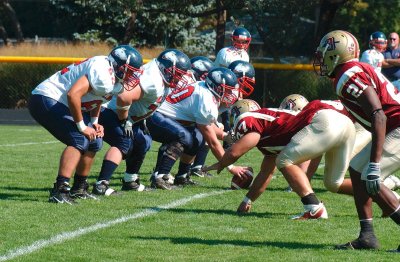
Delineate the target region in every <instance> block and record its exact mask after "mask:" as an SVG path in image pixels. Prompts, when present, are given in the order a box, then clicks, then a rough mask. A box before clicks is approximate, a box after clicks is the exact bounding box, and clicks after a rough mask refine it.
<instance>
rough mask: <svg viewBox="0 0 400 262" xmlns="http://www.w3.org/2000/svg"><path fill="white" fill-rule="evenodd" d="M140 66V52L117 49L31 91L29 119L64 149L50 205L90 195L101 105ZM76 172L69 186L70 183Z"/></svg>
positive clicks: (127, 83)
mask: <svg viewBox="0 0 400 262" xmlns="http://www.w3.org/2000/svg"><path fill="white" fill-rule="evenodd" d="M141 66H142V56H141V55H140V53H139V52H138V51H137V50H136V49H134V48H132V47H130V46H121V47H117V48H116V49H113V50H112V51H111V53H110V54H109V56H95V57H92V58H89V59H86V60H84V61H81V62H78V63H75V64H72V65H69V66H68V67H66V68H64V69H62V70H60V71H58V72H57V73H55V74H54V75H52V76H51V77H49V78H48V79H46V80H44V81H43V82H42V83H40V84H39V85H38V86H37V87H36V88H35V89H34V90H33V91H32V97H31V99H30V102H29V111H30V113H31V115H32V117H33V118H34V119H35V120H36V121H37V122H38V123H39V124H41V125H42V126H43V127H44V128H46V129H47V130H48V131H49V132H50V133H51V134H52V135H53V136H54V137H56V138H57V139H58V140H60V141H61V142H62V143H64V144H65V145H66V146H67V147H66V148H65V149H64V151H63V153H62V155H61V159H60V163H59V170H58V176H57V178H56V182H55V183H54V187H53V189H52V190H51V192H50V197H49V201H50V202H54V203H68V204H73V203H74V202H75V201H74V199H73V198H75V197H79V198H90V197H92V195H90V194H89V193H88V191H87V189H88V186H89V185H88V183H87V176H88V174H89V171H90V167H91V164H92V162H93V158H94V156H95V154H96V152H97V151H99V150H100V149H101V147H102V137H103V135H104V129H103V126H102V125H100V124H99V123H98V117H99V113H100V108H101V104H103V103H105V102H107V101H108V100H110V99H111V97H112V96H113V95H116V94H120V93H122V92H123V91H124V89H127V90H129V89H131V88H132V86H133V85H135V83H136V82H137V81H138V79H139V74H140V67H141ZM74 171H76V173H75V176H74V185H73V187H72V188H71V187H70V185H69V181H70V178H71V177H72V174H73V173H74ZM92 198H93V197H92Z"/></svg>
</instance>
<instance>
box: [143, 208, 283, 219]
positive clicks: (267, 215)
mask: <svg viewBox="0 0 400 262" xmlns="http://www.w3.org/2000/svg"><path fill="white" fill-rule="evenodd" d="M148 209H151V210H154V211H157V212H160V211H165V212H173V213H177V214H184V213H195V214H216V215H231V216H238V217H257V218H274V217H280V216H282V215H283V216H287V215H288V214H284V213H270V212H262V213H261V212H250V213H247V214H243V215H242V214H240V215H239V214H238V213H237V212H236V211H235V210H228V209H215V210H213V209H185V208H167V209H164V208H161V207H153V208H148Z"/></svg>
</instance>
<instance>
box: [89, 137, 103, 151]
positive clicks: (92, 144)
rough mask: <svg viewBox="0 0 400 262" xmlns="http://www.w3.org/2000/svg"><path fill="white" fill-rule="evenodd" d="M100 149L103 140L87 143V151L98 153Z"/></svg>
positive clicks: (97, 139)
mask: <svg viewBox="0 0 400 262" xmlns="http://www.w3.org/2000/svg"><path fill="white" fill-rule="evenodd" d="M102 147H103V139H102V138H96V139H95V140H93V141H90V142H89V146H88V148H87V151H91V152H98V151H100V150H101V148H102ZM85 152H86V151H85Z"/></svg>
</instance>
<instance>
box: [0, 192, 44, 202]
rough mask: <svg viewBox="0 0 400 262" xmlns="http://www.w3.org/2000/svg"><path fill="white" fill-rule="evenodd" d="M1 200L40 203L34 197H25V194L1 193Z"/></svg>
mask: <svg viewBox="0 0 400 262" xmlns="http://www.w3.org/2000/svg"><path fill="white" fill-rule="evenodd" d="M0 200H8V201H10V200H12V201H32V202H39V201H40V200H39V199H38V198H35V197H34V196H32V197H31V196H29V195H24V194H4V193H0Z"/></svg>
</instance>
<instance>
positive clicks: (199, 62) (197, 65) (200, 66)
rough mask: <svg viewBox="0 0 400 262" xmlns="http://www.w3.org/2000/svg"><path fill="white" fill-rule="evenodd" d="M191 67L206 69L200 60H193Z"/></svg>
mask: <svg viewBox="0 0 400 262" xmlns="http://www.w3.org/2000/svg"><path fill="white" fill-rule="evenodd" d="M193 67H196V68H198V69H199V70H201V71H207V68H206V66H205V64H204V63H203V62H202V61H195V62H194V63H193Z"/></svg>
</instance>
